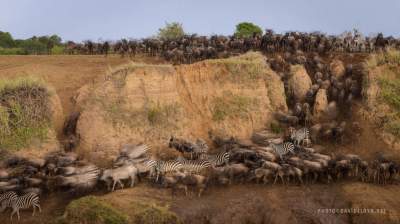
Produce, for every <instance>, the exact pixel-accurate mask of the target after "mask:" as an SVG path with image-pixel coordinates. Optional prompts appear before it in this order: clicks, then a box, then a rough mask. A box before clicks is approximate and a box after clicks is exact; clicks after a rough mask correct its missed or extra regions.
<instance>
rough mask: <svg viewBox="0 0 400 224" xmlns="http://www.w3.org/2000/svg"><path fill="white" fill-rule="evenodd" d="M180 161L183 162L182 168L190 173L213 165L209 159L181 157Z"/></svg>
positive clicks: (198, 171)
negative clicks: (194, 159)
mask: <svg viewBox="0 0 400 224" xmlns="http://www.w3.org/2000/svg"><path fill="white" fill-rule="evenodd" d="M178 162H179V163H181V164H182V170H183V171H185V172H188V173H200V172H201V171H203V170H204V169H206V168H209V167H211V163H210V162H209V161H207V160H196V161H193V160H186V159H180V160H178Z"/></svg>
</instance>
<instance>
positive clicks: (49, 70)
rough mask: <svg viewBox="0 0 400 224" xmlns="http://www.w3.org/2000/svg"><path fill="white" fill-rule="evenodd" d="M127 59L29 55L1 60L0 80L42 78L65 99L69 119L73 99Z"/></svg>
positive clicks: (155, 61)
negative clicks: (84, 87) (29, 77)
mask: <svg viewBox="0 0 400 224" xmlns="http://www.w3.org/2000/svg"><path fill="white" fill-rule="evenodd" d="M134 60H135V61H145V62H147V63H160V61H159V60H156V59H148V58H142V57H138V58H135V59H134ZM128 61H129V60H128V59H127V58H121V57H120V56H109V57H104V56H102V55H96V56H89V55H52V56H48V55H43V56H38V55H29V56H25V55H24V56H22V55H21V56H18V55H13V56H11V55H10V56H2V55H1V56H0V78H12V77H16V76H27V75H32V76H38V77H41V78H43V79H44V80H45V81H46V82H47V83H49V84H50V85H52V86H53V87H54V88H55V90H56V93H57V94H58V96H59V97H60V99H61V102H62V106H63V111H64V113H65V114H66V115H68V114H69V113H70V112H71V111H72V109H73V104H72V102H71V100H70V99H71V97H72V96H73V95H74V94H75V91H76V90H78V89H79V88H80V87H81V86H83V85H85V84H87V83H90V82H93V81H95V80H96V79H97V78H103V77H104V74H105V72H106V71H107V69H109V67H110V66H111V67H113V66H117V65H119V64H123V63H127V62H128Z"/></svg>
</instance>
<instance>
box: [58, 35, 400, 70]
mask: <svg viewBox="0 0 400 224" xmlns="http://www.w3.org/2000/svg"><path fill="white" fill-rule="evenodd" d="M387 47H393V48H400V39H396V38H394V37H392V36H389V37H384V36H383V34H382V33H379V34H378V35H376V36H373V37H372V36H371V37H364V36H363V35H362V34H361V33H359V32H358V31H356V30H355V31H354V32H346V33H344V34H342V35H337V36H336V35H326V34H323V33H319V32H313V33H305V32H286V33H284V34H277V33H274V32H273V31H272V30H266V32H265V34H264V35H253V36H252V37H246V38H240V37H235V36H223V35H213V36H210V37H208V36H198V35H195V34H194V35H185V36H182V37H179V38H176V39H160V38H144V39H140V40H136V39H130V40H128V39H122V40H119V41H116V42H111V41H104V42H98V43H96V42H93V41H90V40H88V41H85V42H84V43H75V42H72V41H69V42H67V43H66V46H65V53H67V54H89V55H90V54H105V55H107V54H108V53H111V52H112V53H115V54H121V55H122V56H128V55H129V56H131V57H133V56H135V55H136V54H139V53H142V54H147V55H150V56H159V57H163V58H165V59H166V60H167V61H170V62H173V63H175V64H181V63H192V62H195V61H199V60H204V59H213V58H226V57H229V56H232V55H237V54H240V53H244V52H247V51H249V50H258V51H262V52H267V53H274V52H295V51H298V50H299V51H303V52H319V53H329V52H361V53H363V52H364V53H369V52H374V51H376V50H380V49H384V48H387Z"/></svg>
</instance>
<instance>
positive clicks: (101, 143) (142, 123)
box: [76, 53, 287, 162]
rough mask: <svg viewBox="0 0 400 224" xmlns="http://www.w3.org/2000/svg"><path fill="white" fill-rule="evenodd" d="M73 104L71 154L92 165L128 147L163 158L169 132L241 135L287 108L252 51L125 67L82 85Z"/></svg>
mask: <svg viewBox="0 0 400 224" xmlns="http://www.w3.org/2000/svg"><path fill="white" fill-rule="evenodd" d="M76 99H77V105H78V106H79V107H80V108H82V113H81V117H80V119H79V121H78V126H77V129H78V133H79V135H80V138H81V144H80V146H79V149H78V150H79V151H80V152H82V153H83V154H85V155H86V156H88V157H87V158H90V160H93V161H95V162H96V161H103V162H104V161H105V160H108V161H110V160H111V159H112V158H113V157H115V156H116V155H117V152H118V149H119V148H120V147H121V145H122V144H126V143H128V142H132V143H138V142H146V144H150V145H151V146H153V148H155V151H154V153H158V154H159V155H160V154H161V156H162V154H168V151H166V150H163V149H162V148H163V147H165V146H166V145H167V144H166V143H167V142H168V139H169V137H170V136H171V135H174V136H178V137H185V138H187V139H192V140H194V139H195V138H198V137H201V138H204V139H207V138H208V132H209V131H211V132H213V133H219V134H222V135H227V136H236V137H239V138H248V137H249V136H250V135H251V133H252V132H253V131H254V130H257V129H260V128H263V127H264V126H265V125H266V124H267V123H268V122H269V121H271V119H272V113H273V112H275V111H278V110H281V111H286V110H287V106H286V101H285V96H284V87H283V83H282V82H281V81H280V79H279V77H278V75H277V74H276V73H275V72H273V71H272V70H271V69H270V68H269V67H268V65H267V64H266V62H265V57H264V56H262V55H261V54H259V53H249V54H246V55H243V56H240V57H235V58H230V59H222V60H209V61H205V62H199V63H196V64H192V65H182V66H177V67H175V68H174V67H172V66H168V65H147V64H131V65H127V66H125V67H121V68H118V69H116V70H115V71H113V72H111V73H110V74H109V75H108V76H107V78H106V81H104V82H101V83H97V84H94V85H89V86H88V87H83V88H82V91H80V92H79V94H78V96H77V97H76ZM99 159H100V160H99ZM104 159H105V160H104Z"/></svg>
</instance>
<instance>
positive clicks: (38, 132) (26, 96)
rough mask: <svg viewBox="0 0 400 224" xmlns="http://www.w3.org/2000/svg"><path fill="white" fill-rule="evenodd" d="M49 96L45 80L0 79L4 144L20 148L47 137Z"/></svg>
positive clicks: (0, 140)
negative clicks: (34, 140)
mask: <svg viewBox="0 0 400 224" xmlns="http://www.w3.org/2000/svg"><path fill="white" fill-rule="evenodd" d="M49 96H50V93H49V90H48V88H47V87H46V85H45V84H44V82H42V81H40V80H37V79H34V78H31V77H25V78H18V79H14V80H0V126H1V128H0V148H5V149H11V150H15V149H20V148H22V147H25V146H27V145H29V144H30V142H31V141H32V140H33V139H39V140H44V139H45V138H46V137H47V131H48V127H49V124H50V116H51V112H50V108H49V104H50V103H49Z"/></svg>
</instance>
